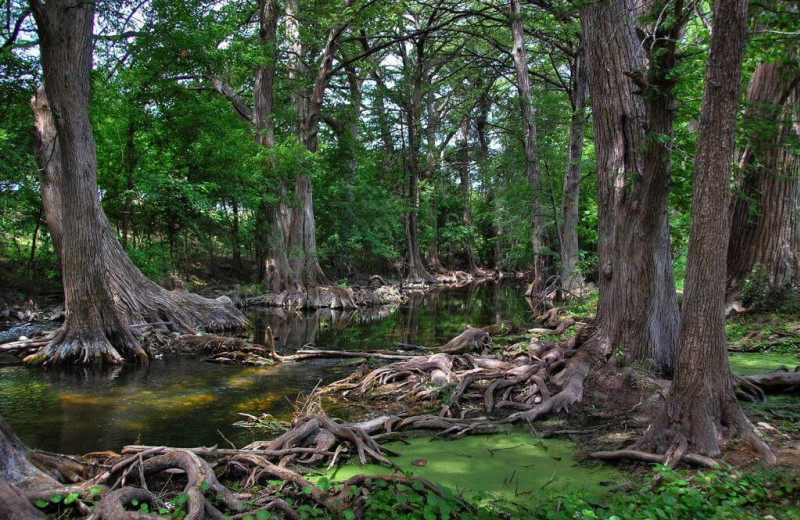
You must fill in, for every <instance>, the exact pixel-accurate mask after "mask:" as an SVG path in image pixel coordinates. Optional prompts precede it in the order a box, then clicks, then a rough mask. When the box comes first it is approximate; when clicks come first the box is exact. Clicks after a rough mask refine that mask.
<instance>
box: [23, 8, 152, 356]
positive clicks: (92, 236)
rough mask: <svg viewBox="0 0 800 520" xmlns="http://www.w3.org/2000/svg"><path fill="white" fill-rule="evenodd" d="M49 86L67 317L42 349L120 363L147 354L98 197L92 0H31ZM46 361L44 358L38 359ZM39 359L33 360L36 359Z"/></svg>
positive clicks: (46, 353)
mask: <svg viewBox="0 0 800 520" xmlns="http://www.w3.org/2000/svg"><path fill="white" fill-rule="evenodd" d="M31 8H32V10H33V13H34V17H35V19H36V25H37V30H38V33H39V46H40V52H41V61H42V68H43V70H44V77H45V78H57V79H56V80H54V81H48V82H47V83H46V85H45V90H46V92H47V99H48V102H49V104H50V107H51V110H52V112H53V119H54V126H55V129H56V133H57V140H56V141H57V142H58V144H59V146H60V150H61V166H62V182H61V190H60V192H61V203H62V205H61V208H62V217H63V220H62V229H61V231H62V237H64V238H65V240H62V245H61V264H62V273H63V280H64V295H65V301H66V317H65V322H64V325H63V327H62V329H61V332H60V334H59V335H58V337H57V338H56V339H55V340H54V341H53V342H52V343H51V344H50V345H49V346H48V347H47V348H46V349H45V351H44V352H43V356H44V359H46V360H47V361H48V362H51V363H53V364H59V363H62V362H66V363H71V362H79V363H102V362H110V363H120V362H122V360H123V359H124V358H125V357H128V358H136V359H142V360H146V359H147V357H146V354H145V353H144V351H143V350H142V349H141V347H140V346H139V343H138V341H137V339H136V338H135V337H134V336H133V334H132V333H131V332H130V331H129V329H128V327H127V325H128V324H127V323H125V321H124V317H122V316H120V315H118V313H117V312H116V311H115V308H114V300H113V297H112V294H111V291H110V289H109V287H108V285H107V283H106V280H105V273H106V266H105V257H104V255H103V254H102V252H101V251H99V249H100V248H101V247H102V240H103V226H104V224H105V222H106V221H105V217H104V216H103V215H102V210H101V208H100V202H99V200H98V198H97V159H96V156H95V148H94V138H93V137H92V131H91V126H90V124H89V74H90V70H91V62H92V25H93V19H94V10H93V4H80V5H78V6H74V5H72V3H71V2H65V1H50V2H47V4H45V5H43V4H40V3H39V2H38V1H32V2H31ZM39 360H41V358H37V360H36V361H39ZM32 361H33V360H32Z"/></svg>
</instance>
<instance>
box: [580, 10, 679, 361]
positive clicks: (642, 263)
mask: <svg viewBox="0 0 800 520" xmlns="http://www.w3.org/2000/svg"><path fill="white" fill-rule="evenodd" d="M634 4H635V2H633V1H630V0H614V1H609V2H599V3H593V4H591V5H589V6H587V7H585V8H584V9H583V11H582V12H581V22H582V26H583V38H584V45H585V49H586V64H587V73H588V78H589V90H590V91H591V93H592V100H593V107H594V128H595V141H596V145H595V148H596V150H597V172H598V180H597V183H598V196H597V202H598V261H599V267H600V276H599V289H600V300H599V303H598V310H597V318H596V320H595V322H594V326H593V332H594V334H593V336H592V341H593V342H595V343H597V344H599V345H601V348H600V350H601V351H602V352H603V355H605V356H608V355H610V354H611V353H612V352H611V349H612V348H613V349H619V350H621V351H622V352H623V353H624V355H625V359H626V361H628V362H632V361H643V362H646V363H649V364H651V366H652V367H653V368H654V369H655V370H657V371H663V372H670V371H671V367H672V364H673V361H674V348H675V341H676V338H677V328H678V319H679V316H678V304H677V298H676V295H675V285H674V279H673V276H672V266H671V262H670V243H669V224H668V220H667V207H668V200H669V165H668V161H669V154H668V153H667V150H668V147H667V146H666V145H663V144H661V145H660V146H659V143H658V140H657V139H655V138H650V139H647V135H646V134H645V132H644V126H645V122H648V123H650V124H651V125H652V124H659V125H667V123H668V122H667V121H664V120H662V119H660V117H661V115H663V114H664V113H666V112H668V111H669V108H668V107H669V105H668V106H667V107H664V108H662V107H656V108H657V111H656V112H654V113H653V114H651V115H650V116H649V117H647V116H646V107H645V103H644V100H643V99H642V97H641V96H639V95H637V94H635V93H634V91H635V90H636V85H635V84H634V79H632V78H631V77H629V74H633V73H634V72H635V71H642V70H645V68H644V67H645V60H644V56H643V53H642V45H641V43H640V42H639V41H638V39H637V37H636V28H635V25H634V19H633V12H634V7H635V5H634ZM668 73H669V71H668V70H662V71H661V72H660V74H662V75H666V74H668ZM655 79H658V78H655ZM639 82H641V80H639ZM663 102H665V101H664V100H662V101H661V103H663ZM657 104H658V101H657V100H649V101H648V107H650V106H651V105H657ZM670 124H671V123H670ZM659 128H660V127H659ZM654 131H655V127H654V128H652V129H651V132H654ZM662 131H663V130H662ZM651 135H652V134H651ZM667 135H669V134H667ZM641 150H646V152H645V153H644V154H643V153H642V152H641Z"/></svg>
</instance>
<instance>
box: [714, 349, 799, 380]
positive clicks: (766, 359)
mask: <svg viewBox="0 0 800 520" xmlns="http://www.w3.org/2000/svg"><path fill="white" fill-rule="evenodd" d="M728 363H730V366H731V370H732V371H733V372H734V373H735V374H740V375H743V376H747V375H753V374H766V373H768V372H774V371H775V370H777V369H778V368H780V367H781V366H786V367H788V368H789V369H790V370H793V369H794V367H796V366H797V365H800V359H798V357H797V356H796V355H794V354H773V353H771V352H742V353H738V352H737V353H734V354H731V355H730V356H729V357H728Z"/></svg>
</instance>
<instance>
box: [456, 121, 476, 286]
mask: <svg viewBox="0 0 800 520" xmlns="http://www.w3.org/2000/svg"><path fill="white" fill-rule="evenodd" d="M459 156H460V157H459V165H458V174H459V178H460V182H461V200H462V203H463V204H464V208H463V211H462V215H463V219H464V227H466V229H467V236H466V238H465V239H464V249H465V250H466V252H467V271H468V272H469V273H473V274H474V273H476V272H477V271H478V266H477V264H476V263H475V237H474V228H475V222H474V221H473V219H472V202H471V201H470V191H471V188H470V183H469V118H467V117H465V118H464V120H463V121H462V122H461V142H460V146H459Z"/></svg>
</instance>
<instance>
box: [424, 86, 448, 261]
mask: <svg viewBox="0 0 800 520" xmlns="http://www.w3.org/2000/svg"><path fill="white" fill-rule="evenodd" d="M425 104H426V105H427V112H428V124H427V127H426V128H425V134H426V137H427V146H428V154H427V155H428V156H427V160H426V162H427V167H428V176H429V177H432V176H433V175H434V174H435V175H436V178H441V176H442V167H441V166H442V163H441V154H440V153H439V147H438V146H436V134H437V132H438V131H439V111H438V110H436V103H435V102H434V94H433V90H429V91H428V93H427V94H426V96H425ZM441 196H442V197H443V196H444V193H443V192H442V193H441ZM432 199H433V200H432V201H431V208H430V210H431V211H430V212H431V223H432V227H433V233H431V239H430V242H429V243H428V249H427V251H425V256H426V257H427V261H428V268H429V269H430V271H431V272H432V273H441V272H443V271H444V267H443V266H442V261H441V259H440V258H439V198H438V197H436V195H434V196H433V197H432Z"/></svg>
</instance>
